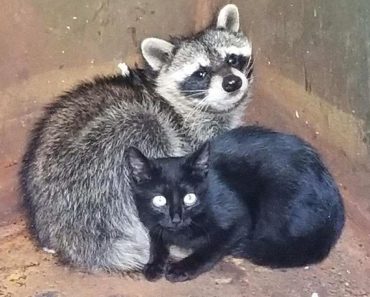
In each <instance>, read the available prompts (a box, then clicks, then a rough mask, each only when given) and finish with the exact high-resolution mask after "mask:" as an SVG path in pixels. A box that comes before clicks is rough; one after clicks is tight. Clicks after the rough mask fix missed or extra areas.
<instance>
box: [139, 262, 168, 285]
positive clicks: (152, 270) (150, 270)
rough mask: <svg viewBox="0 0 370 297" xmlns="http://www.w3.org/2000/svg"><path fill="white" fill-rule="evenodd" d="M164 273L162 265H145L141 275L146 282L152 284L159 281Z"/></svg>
mask: <svg viewBox="0 0 370 297" xmlns="http://www.w3.org/2000/svg"><path fill="white" fill-rule="evenodd" d="M163 273H164V267H163V265H160V264H156V263H151V264H146V265H145V266H144V269H143V274H144V276H145V278H146V279H147V280H148V281H151V282H154V281H156V280H159V279H160V278H161V277H162V275H163Z"/></svg>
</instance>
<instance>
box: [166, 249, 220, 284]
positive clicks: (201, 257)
mask: <svg viewBox="0 0 370 297" xmlns="http://www.w3.org/2000/svg"><path fill="white" fill-rule="evenodd" d="M224 256H225V250H224V249H222V247H221V246H219V245H218V246H214V245H213V246H212V245H207V246H205V247H203V248H201V249H199V250H196V251H195V252H194V253H193V254H191V255H190V256H188V257H186V258H185V259H183V260H181V261H179V262H176V263H170V264H168V265H167V267H166V273H165V276H166V279H167V280H169V281H171V282H184V281H187V280H191V279H194V278H196V277H197V276H199V275H200V274H202V273H203V272H206V271H209V270H211V269H212V268H213V266H215V265H216V264H217V262H218V261H220V260H221V259H222V258H223V257H224Z"/></svg>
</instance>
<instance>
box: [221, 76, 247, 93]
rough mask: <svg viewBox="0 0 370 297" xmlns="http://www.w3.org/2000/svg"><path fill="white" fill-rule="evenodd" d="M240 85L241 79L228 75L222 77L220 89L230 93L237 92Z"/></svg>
mask: <svg viewBox="0 0 370 297" xmlns="http://www.w3.org/2000/svg"><path fill="white" fill-rule="evenodd" d="M242 84H243V82H242V79H241V78H240V77H239V76H236V75H234V74H229V75H227V76H226V77H224V79H223V81H222V88H223V89H224V90H225V91H226V92H229V93H231V92H234V91H236V90H239V89H240V87H241V86H242Z"/></svg>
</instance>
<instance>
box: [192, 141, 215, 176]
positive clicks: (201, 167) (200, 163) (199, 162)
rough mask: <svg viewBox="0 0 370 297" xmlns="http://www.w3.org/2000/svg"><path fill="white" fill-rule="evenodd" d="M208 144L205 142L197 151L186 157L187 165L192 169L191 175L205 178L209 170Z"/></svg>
mask: <svg viewBox="0 0 370 297" xmlns="http://www.w3.org/2000/svg"><path fill="white" fill-rule="evenodd" d="M209 155H210V144H209V142H208V141H207V142H206V143H204V144H203V145H202V146H201V147H200V148H199V149H198V150H197V151H195V152H194V153H193V154H191V155H190V157H188V159H187V160H186V163H187V165H188V166H189V167H190V168H191V169H192V171H193V173H195V174H198V175H199V174H201V175H202V176H206V175H207V173H208V168H209Z"/></svg>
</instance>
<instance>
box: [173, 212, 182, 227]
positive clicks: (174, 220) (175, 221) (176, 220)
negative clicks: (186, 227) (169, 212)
mask: <svg viewBox="0 0 370 297" xmlns="http://www.w3.org/2000/svg"><path fill="white" fill-rule="evenodd" d="M180 222H181V218H180V216H179V214H175V215H174V216H173V218H172V223H174V224H175V225H177V224H179V223H180Z"/></svg>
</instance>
